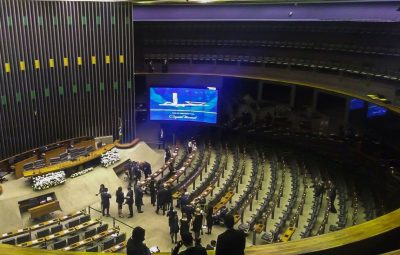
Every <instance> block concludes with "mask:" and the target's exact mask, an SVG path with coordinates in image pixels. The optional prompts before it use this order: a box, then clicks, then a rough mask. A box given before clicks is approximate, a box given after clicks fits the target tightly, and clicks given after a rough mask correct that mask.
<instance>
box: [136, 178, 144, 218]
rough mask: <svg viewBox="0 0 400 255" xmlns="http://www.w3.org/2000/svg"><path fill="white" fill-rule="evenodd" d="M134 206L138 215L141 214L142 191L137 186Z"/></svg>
mask: <svg viewBox="0 0 400 255" xmlns="http://www.w3.org/2000/svg"><path fill="white" fill-rule="evenodd" d="M135 205H136V208H137V211H138V213H142V212H143V211H142V205H143V190H142V188H141V187H140V186H139V185H136V187H135Z"/></svg>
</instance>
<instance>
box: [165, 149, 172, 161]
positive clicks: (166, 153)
mask: <svg viewBox="0 0 400 255" xmlns="http://www.w3.org/2000/svg"><path fill="white" fill-rule="evenodd" d="M170 158H171V151H170V149H169V147H168V146H167V148H165V156H164V159H165V163H166V162H167V161H168V160H169V159H170Z"/></svg>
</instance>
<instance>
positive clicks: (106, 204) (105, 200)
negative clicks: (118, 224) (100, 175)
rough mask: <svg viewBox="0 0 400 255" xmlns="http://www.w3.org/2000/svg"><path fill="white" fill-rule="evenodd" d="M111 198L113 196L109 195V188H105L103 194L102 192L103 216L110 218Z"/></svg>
mask: <svg viewBox="0 0 400 255" xmlns="http://www.w3.org/2000/svg"><path fill="white" fill-rule="evenodd" d="M110 198H111V194H110V193H108V189H107V188H104V190H103V192H101V204H102V206H103V216H105V215H106V216H110ZM106 212H107V214H106Z"/></svg>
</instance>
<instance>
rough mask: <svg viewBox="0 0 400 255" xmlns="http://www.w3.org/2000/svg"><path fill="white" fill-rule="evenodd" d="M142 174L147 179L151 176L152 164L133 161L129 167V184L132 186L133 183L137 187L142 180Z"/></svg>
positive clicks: (127, 172)
mask: <svg viewBox="0 0 400 255" xmlns="http://www.w3.org/2000/svg"><path fill="white" fill-rule="evenodd" d="M142 173H143V175H144V178H145V179H147V178H148V177H149V176H151V173H152V171H151V165H150V163H148V162H146V161H143V162H135V161H132V162H131V164H130V165H129V167H128V170H127V171H126V174H127V176H128V179H129V183H130V184H132V182H133V184H134V185H136V184H137V183H138V182H139V181H140V180H141V179H142Z"/></svg>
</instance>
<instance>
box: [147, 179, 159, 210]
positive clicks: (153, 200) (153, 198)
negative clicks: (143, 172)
mask: <svg viewBox="0 0 400 255" xmlns="http://www.w3.org/2000/svg"><path fill="white" fill-rule="evenodd" d="M149 189H150V202H151V204H152V205H153V206H155V205H156V196H157V192H156V180H155V179H154V177H153V176H152V177H151V179H150V183H149Z"/></svg>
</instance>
